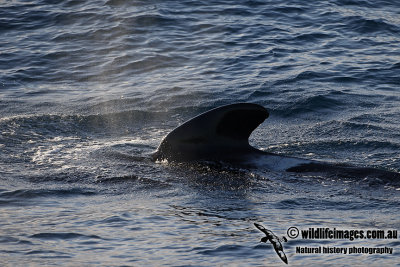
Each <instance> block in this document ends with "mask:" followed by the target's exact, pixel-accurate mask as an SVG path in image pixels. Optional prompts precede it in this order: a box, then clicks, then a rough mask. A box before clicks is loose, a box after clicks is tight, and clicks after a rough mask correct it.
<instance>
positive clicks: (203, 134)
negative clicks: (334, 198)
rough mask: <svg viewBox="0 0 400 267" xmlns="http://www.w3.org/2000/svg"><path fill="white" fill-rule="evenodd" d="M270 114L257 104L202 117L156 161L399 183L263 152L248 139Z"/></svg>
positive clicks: (371, 171)
mask: <svg viewBox="0 0 400 267" xmlns="http://www.w3.org/2000/svg"><path fill="white" fill-rule="evenodd" d="M268 117H269V113H268V111H267V110H266V109H265V108H264V107H262V106H260V105H257V104H251V103H238V104H231V105H226V106H221V107H218V108H215V109H212V110H209V111H207V112H205V113H203V114H200V115H198V116H196V117H194V118H192V119H190V120H188V121H187V122H185V123H183V124H182V125H180V126H178V127H177V128H175V129H174V130H173V131H171V132H170V133H169V134H168V135H167V136H166V137H164V139H163V140H162V142H161V144H160V146H159V147H158V149H157V151H156V152H155V153H154V154H153V160H156V161H163V160H167V161H168V162H193V161H207V162H210V161H211V162H213V161H218V162H221V161H222V162H227V163H230V164H236V165H240V166H248V167H256V168H266V169H268V170H271V171H286V172H297V173H300V172H301V173H305V172H310V173H327V174H330V175H334V176H337V177H349V178H351V177H361V178H362V177H374V178H380V179H383V180H385V181H394V180H397V181H400V173H396V172H391V171H386V170H380V169H375V168H366V167H355V166H350V165H347V164H331V163H325V162H320V161H317V160H309V159H301V158H296V157H286V156H282V155H277V154H273V153H269V152H265V151H261V150H259V149H256V148H254V147H252V146H251V145H250V144H249V136H250V135H251V133H252V132H253V131H254V129H256V128H257V127H258V126H259V125H260V124H261V123H262V122H264V120H265V119H267V118H268Z"/></svg>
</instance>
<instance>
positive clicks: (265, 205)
mask: <svg viewBox="0 0 400 267" xmlns="http://www.w3.org/2000/svg"><path fill="white" fill-rule="evenodd" d="M399 25H400V4H399V3H398V1H395V0H381V1H368V0H358V1H356V0H354V1H353V0H336V1H334V0H330V1H304V0H301V1H300V0H298V1H250V0H249V1H234V2H232V1H226V0H221V1H172V0H171V1H153V0H151V1H124V0H109V1H106V0H99V1H74V0H69V1H39V0H33V1H22V0H15V1H1V2H0V134H1V135H0V178H1V179H0V265H2V266H26V265H27V264H29V263H30V264H32V265H33V266H39V265H40V266H43V265H48V266H51V265H69V266H79V265H81V266H88V265H103V266H126V265H127V266H143V265H153V266H157V265H174V266H188V265H192V266H216V265H221V266H222V265H237V266H262V265H268V266H270V265H281V264H283V263H282V262H281V261H280V259H279V258H278V256H277V255H276V254H275V252H274V251H273V249H272V246H271V245H270V244H265V245H264V244H260V243H258V242H259V239H260V238H261V237H262V233H261V232H259V231H258V230H257V229H255V227H254V226H253V222H261V223H263V225H265V226H266V227H267V228H269V229H271V230H272V231H274V233H276V234H277V235H284V234H286V230H287V229H288V228H289V227H291V226H297V227H298V228H305V229H306V228H308V227H318V226H319V227H331V228H333V227H336V228H343V229H400V218H399V215H398V214H399V211H400V209H399V207H400V190H399V188H400V181H393V183H390V184H385V183H383V182H382V181H380V180H377V179H374V178H373V177H371V178H367V179H364V180H356V179H350V178H349V179H332V178H328V177H323V176H317V175H315V176H309V175H294V174H288V173H282V172H270V171H268V170H257V169H255V170H254V169H252V170H246V169H235V168H231V167H228V166H204V165H196V164H166V163H154V162H152V161H151V160H150V158H149V155H150V154H151V153H152V152H153V151H154V150H155V149H156V148H157V146H158V144H159V142H160V141H161V139H162V137H163V136H164V135H165V134H167V133H168V132H169V131H170V130H171V129H173V128H174V127H176V126H177V125H178V124H180V123H181V122H183V121H185V120H186V119H189V118H190V117H192V116H195V115H197V114H199V113H200V112H204V111H206V110H208V109H211V108H214V107H217V106H219V105H223V104H229V103H235V102H252V103H258V104H261V105H263V106H265V107H266V108H268V109H269V111H270V118H269V119H268V120H267V121H266V122H265V123H264V124H263V125H262V126H261V127H260V128H259V129H258V130H256V132H255V133H254V134H253V135H252V138H251V142H252V144H253V145H254V146H256V147H258V148H261V149H263V150H267V151H272V152H275V153H281V154H286V155H292V156H298V157H303V158H312V159H320V160H325V161H330V162H347V163H350V164H353V165H359V166H372V167H376V168H382V169H388V170H393V171H400V155H399V150H400V134H399V133H400V108H399V106H400V88H399V87H400V75H399V73H400V45H399V44H400V26H399ZM320 245H326V246H337V247H345V246H355V245H357V246H366V247H376V246H387V247H392V248H394V254H393V255H365V254H354V255H340V254H339V255H318V254H310V255H301V254H297V253H296V246H320ZM284 250H285V252H286V255H287V256H288V259H289V263H290V264H291V265H306V264H307V265H309V264H311V265H320V264H333V263H335V264H338V265H345V264H350V265H352V264H354V265H371V264H375V265H377V266H382V265H396V264H398V262H399V260H398V255H399V251H400V242H399V240H398V239H397V240H391V241H390V240H367V241H365V240H362V241H359V240H356V241H352V242H350V241H346V240H334V241H321V240H314V241H310V240H301V239H294V240H289V242H287V243H284Z"/></svg>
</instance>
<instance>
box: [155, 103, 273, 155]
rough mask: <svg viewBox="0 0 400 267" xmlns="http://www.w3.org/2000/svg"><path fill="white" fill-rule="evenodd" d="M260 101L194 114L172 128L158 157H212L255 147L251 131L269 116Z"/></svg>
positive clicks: (160, 148) (161, 146) (159, 150)
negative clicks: (251, 140)
mask: <svg viewBox="0 0 400 267" xmlns="http://www.w3.org/2000/svg"><path fill="white" fill-rule="evenodd" d="M268 116H269V114H268V111H267V110H266V109H265V108H264V107H262V106H260V105H257V104H250V103H238V104H231V105H227V106H222V107H218V108H215V109H212V110H210V111H207V112H205V113H203V114H200V115H198V116H197V117H194V118H193V119H191V120H188V121H187V122H185V123H183V124H182V125H180V126H179V127H177V128H175V129H174V130H173V131H172V132H170V133H169V134H168V135H167V136H166V137H165V138H164V139H163V141H162V142H161V144H160V146H159V147H158V150H157V152H156V153H155V154H154V158H155V159H156V160H163V159H166V160H172V161H192V160H213V159H216V158H221V157H223V156H224V155H227V154H228V155H229V154H231V153H243V152H245V151H248V150H251V149H254V148H252V147H251V146H250V145H249V141H248V139H249V136H250V134H251V133H252V132H253V131H254V129H256V128H257V127H258V125H260V124H261V123H262V122H263V121H264V120H265V119H266V118H268Z"/></svg>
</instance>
